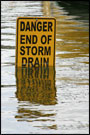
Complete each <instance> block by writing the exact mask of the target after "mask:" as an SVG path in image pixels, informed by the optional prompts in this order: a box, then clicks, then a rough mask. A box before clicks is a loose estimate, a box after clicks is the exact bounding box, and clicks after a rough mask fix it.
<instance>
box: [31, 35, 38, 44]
mask: <svg viewBox="0 0 90 135" xmlns="http://www.w3.org/2000/svg"><path fill="white" fill-rule="evenodd" d="M32 41H33V44H36V43H37V36H36V35H33V39H32Z"/></svg>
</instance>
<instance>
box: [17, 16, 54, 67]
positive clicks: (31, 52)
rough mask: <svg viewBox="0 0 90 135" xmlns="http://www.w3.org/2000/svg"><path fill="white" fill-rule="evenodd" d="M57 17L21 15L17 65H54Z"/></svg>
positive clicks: (18, 20)
mask: <svg viewBox="0 0 90 135" xmlns="http://www.w3.org/2000/svg"><path fill="white" fill-rule="evenodd" d="M55 31H56V20H55V18H43V17H42V18H40V17H32V18H31V17H19V18H18V19H17V32H16V67H39V66H42V67H43V66H44V67H45V66H54V64H55V34H56V32H55Z"/></svg>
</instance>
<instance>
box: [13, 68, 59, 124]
mask: <svg viewBox="0 0 90 135" xmlns="http://www.w3.org/2000/svg"><path fill="white" fill-rule="evenodd" d="M16 85H17V91H16V97H17V99H18V100H19V101H29V102H30V103H33V104H42V105H55V104H56V103H57V101H56V87H55V68H54V67H46V68H42V67H37V68H35V67H33V68H17V69H16ZM53 115H55V113H51V114H50V113H49V114H43V113H41V112H40V111H36V110H35V111H32V110H30V109H26V108H24V106H23V107H21V106H19V108H18V115H16V116H15V118H17V119H18V120H19V121H20V120H25V121H28V119H27V118H29V119H30V118H31V119H32V118H36V117H49V116H53ZM29 122H30V120H29Z"/></svg>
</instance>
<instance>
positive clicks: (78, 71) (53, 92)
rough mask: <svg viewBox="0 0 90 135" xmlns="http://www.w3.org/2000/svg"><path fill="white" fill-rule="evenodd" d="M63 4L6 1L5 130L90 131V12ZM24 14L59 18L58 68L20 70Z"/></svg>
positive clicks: (3, 59) (3, 44)
mask: <svg viewBox="0 0 90 135" xmlns="http://www.w3.org/2000/svg"><path fill="white" fill-rule="evenodd" d="M47 4H48V6H45V5H47ZM64 6H65V5H64V4H61V5H60V4H58V3H57V2H55V1H51V2H50V3H49V2H46V3H45V2H42V1H2V2H1V8H2V9H1V34H2V35H1V39H2V41H1V132H2V134H11V133H12V134H24V133H26V134H31V133H35V134H38V133H46V134H50V133H59V134H74V133H76V134H77V133H78V134H82V133H83V134H85V133H86V134H88V133H89V114H88V112H89V32H88V31H89V22H88V13H86V14H85V12H84V11H83V10H84V9H83V10H80V14H79V12H77V13H76V12H74V11H75V10H77V9H74V8H73V9H71V10H74V11H73V12H74V13H76V14H74V13H73V12H71V13H70V12H69V10H70V9H69V10H68V9H67V8H65V7H64ZM69 6H70V4H69V3H68V6H67V7H69ZM83 13H84V14H83ZM83 15H84V16H85V17H82V16H83ZM24 16H25V17H35V16H39V17H43V16H45V17H46V16H49V17H55V18H56V22H57V24H56V61H55V68H53V67H49V68H48V69H42V68H40V69H39V68H37V69H31V71H30V70H29V71H28V70H27V69H24V70H23V71H22V69H20V68H19V69H17V71H16V69H15V47H16V19H17V17H24ZM30 73H31V74H30ZM30 75H31V76H30Z"/></svg>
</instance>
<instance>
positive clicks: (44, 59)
mask: <svg viewBox="0 0 90 135" xmlns="http://www.w3.org/2000/svg"><path fill="white" fill-rule="evenodd" d="M43 64H44V67H45V65H46V66H47V67H48V65H49V58H43Z"/></svg>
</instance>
